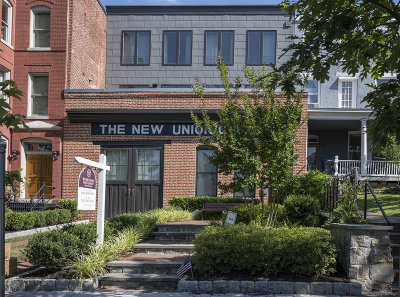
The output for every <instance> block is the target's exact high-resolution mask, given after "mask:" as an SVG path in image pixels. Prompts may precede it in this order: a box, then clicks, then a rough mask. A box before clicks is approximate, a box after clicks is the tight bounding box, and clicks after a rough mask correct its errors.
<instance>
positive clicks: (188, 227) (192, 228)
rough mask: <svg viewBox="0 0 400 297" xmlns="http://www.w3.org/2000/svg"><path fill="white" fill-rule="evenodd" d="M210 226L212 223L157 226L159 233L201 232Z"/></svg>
mask: <svg viewBox="0 0 400 297" xmlns="http://www.w3.org/2000/svg"><path fill="white" fill-rule="evenodd" d="M208 225H210V221H188V222H174V223H165V224H159V225H157V230H158V232H195V233H197V232H199V231H200V230H201V229H203V228H204V227H206V226H208Z"/></svg>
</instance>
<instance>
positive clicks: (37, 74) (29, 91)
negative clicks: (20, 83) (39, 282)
mask: <svg viewBox="0 0 400 297" xmlns="http://www.w3.org/2000/svg"><path fill="white" fill-rule="evenodd" d="M34 76H47V77H48V78H49V83H48V85H47V115H33V114H32V107H33V106H32V105H33V100H32V78H33V77H34ZM49 85H50V75H49V73H48V72H40V73H36V72H33V73H29V80H28V116H27V118H29V119H48V118H49Z"/></svg>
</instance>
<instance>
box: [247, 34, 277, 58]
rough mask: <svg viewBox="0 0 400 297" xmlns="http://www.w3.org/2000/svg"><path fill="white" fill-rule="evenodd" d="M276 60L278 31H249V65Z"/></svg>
mask: <svg viewBox="0 0 400 297" xmlns="http://www.w3.org/2000/svg"><path fill="white" fill-rule="evenodd" d="M275 62H276V31H247V55H246V64H247V65H268V64H275Z"/></svg>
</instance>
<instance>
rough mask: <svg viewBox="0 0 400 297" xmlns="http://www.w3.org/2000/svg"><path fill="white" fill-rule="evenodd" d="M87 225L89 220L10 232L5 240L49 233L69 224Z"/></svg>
mask: <svg viewBox="0 0 400 297" xmlns="http://www.w3.org/2000/svg"><path fill="white" fill-rule="evenodd" d="M87 223H89V220H84V221H77V222H71V223H66V224H59V225H53V226H46V227H40V228H35V229H29V230H21V231H16V232H10V233H6V235H5V239H11V238H16V237H23V236H28V235H32V234H36V233H38V232H46V231H51V230H54V229H57V228H62V227H64V226H67V225H71V224H72V225H79V224H87Z"/></svg>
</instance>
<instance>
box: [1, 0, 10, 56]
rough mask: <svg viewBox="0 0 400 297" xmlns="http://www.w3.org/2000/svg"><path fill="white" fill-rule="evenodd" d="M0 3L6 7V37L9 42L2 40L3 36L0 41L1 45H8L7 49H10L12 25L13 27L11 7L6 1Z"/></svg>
mask: <svg viewBox="0 0 400 297" xmlns="http://www.w3.org/2000/svg"><path fill="white" fill-rule="evenodd" d="M2 3H5V4H6V5H7V6H8V10H9V11H8V22H7V23H8V30H7V31H8V32H7V33H8V36H9V39H10V40H5V39H3V36H1V41H2V42H3V43H5V44H6V45H8V46H9V47H11V48H12V45H11V40H12V36H11V34H12V25H13V23H12V21H13V17H12V16H13V7H12V5H11V3H10V2H8V1H7V0H3V1H2Z"/></svg>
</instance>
